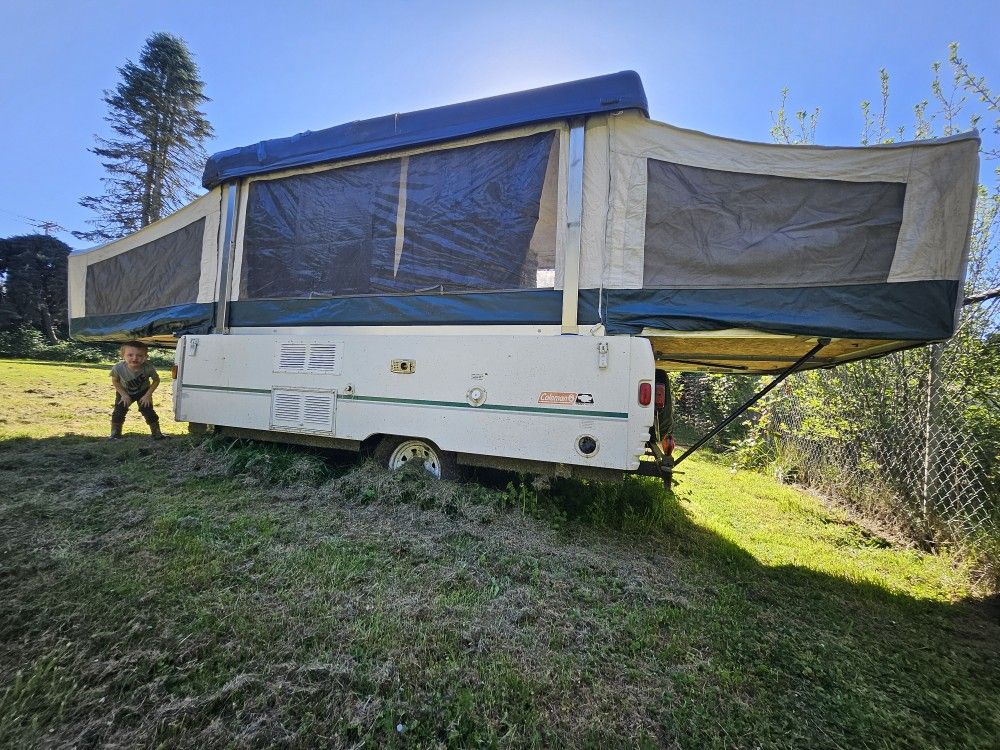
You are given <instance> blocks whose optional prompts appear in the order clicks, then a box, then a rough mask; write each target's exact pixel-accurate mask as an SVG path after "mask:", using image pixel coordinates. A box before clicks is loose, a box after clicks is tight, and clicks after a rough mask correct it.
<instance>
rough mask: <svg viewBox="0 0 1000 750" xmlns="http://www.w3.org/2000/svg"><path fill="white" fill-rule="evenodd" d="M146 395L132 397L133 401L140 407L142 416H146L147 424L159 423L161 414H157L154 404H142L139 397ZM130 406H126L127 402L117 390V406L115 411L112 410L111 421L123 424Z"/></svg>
mask: <svg viewBox="0 0 1000 750" xmlns="http://www.w3.org/2000/svg"><path fill="white" fill-rule="evenodd" d="M145 395H146V394H145V393H143V394H142V395H140V396H136V397H135V398H133V399H132V403H133V404H135V405H136V406H138V407H139V413H140V414H142V416H143V417H144V418H145V420H146V424H148V425H154V424H159V423H160V418H159V416H157V414H156V412H155V411H153V406H152V404H150V405H149V406H143V405H142V404H140V403H139V399H140V398H142V396H145ZM131 405H132V404H129V406H131ZM129 406H125V404H123V403H122V397H121V395H120V394H119V393H118V392H117V391H115V408H114V411H112V412H111V422H112V423H114V424H121V423H122V422H124V421H125V415H126V414H127V413H128V410H129Z"/></svg>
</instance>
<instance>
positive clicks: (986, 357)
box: [678, 297, 1000, 570]
mask: <svg viewBox="0 0 1000 750" xmlns="http://www.w3.org/2000/svg"><path fill="white" fill-rule="evenodd" d="M679 382H680V388H679V391H680V393H679V408H678V421H679V432H680V433H681V437H682V438H684V437H687V436H688V435H694V434H695V433H700V432H704V431H705V430H706V428H707V427H708V426H709V425H710V424H711V423H712V422H713V420H717V419H718V416H719V415H720V414H721V413H722V412H723V411H725V410H727V409H728V408H730V407H735V406H738V405H739V403H742V401H743V400H744V396H748V395H749V394H750V393H751V392H752V391H754V390H756V389H757V388H758V387H759V386H760V385H761V384H762V383H763V382H766V381H762V380H761V379H757V378H747V379H739V378H732V377H720V376H700V377H693V378H692V377H690V376H684V377H682V378H680V381H679ZM716 446H717V447H721V448H724V449H727V450H730V451H732V453H733V455H734V456H735V459H736V461H737V462H738V463H739V464H741V465H744V466H750V467H756V468H771V469H773V470H774V471H775V472H776V473H777V474H778V475H779V476H781V477H783V478H785V479H786V480H788V481H794V482H797V483H801V484H804V485H807V486H810V487H814V488H817V489H819V490H820V491H822V492H824V493H826V494H828V495H831V496H834V497H837V498H839V499H841V500H843V501H847V502H848V503H850V504H851V505H853V506H854V507H856V508H858V509H859V510H861V511H863V512H864V513H866V514H869V515H874V516H877V517H880V518H882V519H884V520H888V521H891V522H892V523H893V525H894V526H896V527H897V528H899V529H902V530H905V531H906V532H907V533H909V534H910V535H911V536H912V538H913V539H914V540H915V541H918V542H920V543H921V544H922V545H924V546H925V547H927V548H936V547H938V546H941V545H948V546H954V547H958V548H960V549H962V550H965V551H969V552H972V553H973V554H976V555H979V556H982V557H984V559H989V560H992V564H991V566H990V567H992V568H993V569H994V570H995V569H997V567H1000V300H998V299H996V298H995V297H994V298H990V299H988V300H986V301H984V302H982V303H977V304H974V305H971V306H969V307H967V308H966V311H965V314H964V315H963V320H962V326H961V329H960V332H959V335H958V336H956V337H955V338H953V339H951V340H950V341H949V342H947V343H945V344H935V345H932V346H927V347H921V348H918V349H912V350H909V351H905V352H899V353H896V354H893V355H889V356H886V357H883V358H881V359H876V360H867V361H863V362H857V363H854V364H851V365H845V366H842V367H838V368H835V369H832V370H817V371H812V372H806V373H800V374H798V375H795V376H793V377H791V378H789V379H788V380H787V381H786V382H785V383H783V384H782V385H781V386H780V387H779V388H778V389H776V390H775V391H774V392H772V393H771V394H769V395H768V396H767V397H766V398H765V399H763V400H762V401H761V402H760V403H759V404H758V405H757V406H756V407H755V408H754V410H753V411H752V412H751V413H750V414H749V415H748V417H747V418H746V419H744V420H742V421H741V422H740V423H738V424H736V425H734V426H732V427H731V428H729V429H728V430H727V431H725V432H724V433H723V434H722V435H721V436H720V440H719V442H718V443H717V444H716Z"/></svg>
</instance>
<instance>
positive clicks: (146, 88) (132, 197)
mask: <svg viewBox="0 0 1000 750" xmlns="http://www.w3.org/2000/svg"><path fill="white" fill-rule="evenodd" d="M118 72H119V73H120V74H121V81H120V82H119V84H118V85H117V86H116V87H115V89H114V90H113V91H105V92H104V101H105V103H106V104H107V105H108V114H107V115H106V116H105V118H104V119H105V120H106V121H107V122H108V124H110V125H111V129H112V131H114V134H115V135H114V137H112V138H102V137H100V136H97V137H96V140H97V146H96V147H94V148H92V149H90V150H91V151H92V152H93V153H95V154H97V155H98V156H99V157H101V159H103V160H104V161H103V166H104V168H105V170H107V173H108V175H107V176H106V177H103V178H102V180H101V181H102V182H103V183H104V185H105V192H104V194H103V195H99V196H86V197H84V198H82V199H81V200H80V205H82V206H83V207H84V208H89V209H91V210H93V211H94V212H95V213H96V214H97V217H96V218H94V219H92V220H89V221H88V222H87V223H89V224H91V225H92V226H93V227H94V229H93V230H92V231H89V232H74V235H75V236H76V237H78V238H79V239H84V240H89V241H107V240H112V239H116V238H118V237H121V236H123V235H126V234H129V233H130V232H134V231H136V230H138V229H141V228H142V227H144V226H146V225H147V224H151V223H152V222H154V221H156V220H158V219H160V218H162V217H163V216H166V215H167V214H169V213H171V212H172V211H174V210H175V209H177V208H179V207H180V206H182V205H184V204H185V203H187V202H188V201H190V200H191V199H192V198H194V195H195V194H194V193H193V192H192V191H191V189H190V185H191V184H192V181H193V180H195V179H197V177H199V176H200V174H201V169H202V167H203V166H204V162H205V158H206V154H205V149H204V147H203V146H202V143H203V142H204V140H205V139H206V138H209V137H211V135H212V126H211V125H210V124H209V122H208V120H207V119H205V114H204V112H202V111H201V110H200V109H199V107H200V106H201V105H203V104H204V103H205V102H207V101H209V99H208V97H206V96H205V95H204V94H203V93H202V90H203V88H204V82H203V81H202V80H201V79H200V78H199V77H198V66H197V65H195V63H194V60H193V59H192V58H191V54H190V53H189V52H188V49H187V46H186V45H185V43H184V41H183V40H182V39H179V38H178V37H176V36H173V35H171V34H164V33H157V34H153V35H152V36H151V37H149V39H147V40H146V44H145V46H144V47H143V49H142V54H141V55H140V56H139V62H138V63H133V62H132V61H131V60H129V61H126V63H125V65H124V66H122V67H121V68H119V69H118Z"/></svg>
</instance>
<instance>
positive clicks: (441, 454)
mask: <svg viewBox="0 0 1000 750" xmlns="http://www.w3.org/2000/svg"><path fill="white" fill-rule="evenodd" d="M374 458H375V461H376V462H378V463H380V464H382V465H383V466H387V467H388V468H389V470H390V471H398V470H400V469H404V468H406V467H407V466H411V465H413V464H417V465H422V466H423V469H424V471H426V472H427V473H428V474H430V475H431V476H432V477H434V478H435V479H456V478H457V476H458V466H457V464H456V463H455V456H454V455H453V454H451V453H448V452H446V451H443V450H441V449H440V448H438V447H437V446H436V445H434V444H433V443H431V442H430V441H429V440H423V439H421V438H407V437H398V436H392V435H390V436H387V437H385V438H383V439H382V442H380V443H379V445H378V447H377V448H376V449H375V453H374Z"/></svg>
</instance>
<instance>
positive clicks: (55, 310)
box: [0, 234, 70, 344]
mask: <svg viewBox="0 0 1000 750" xmlns="http://www.w3.org/2000/svg"><path fill="white" fill-rule="evenodd" d="M69 253H70V249H69V245H67V244H66V243H65V242H62V241H60V240H57V239H56V238H55V237H49V236H48V235H45V234H28V235H23V236H20V237H8V238H6V239H0V322H2V324H3V327H9V326H11V325H17V324H20V323H29V324H31V325H33V326H35V327H37V328H38V329H39V330H41V332H42V333H43V334H45V337H46V338H47V339H48V340H49V343H52V344H54V343H55V342H56V331H57V330H65V328H66V322H67V321H66V306H67V305H66V294H67V292H66V265H67V262H66V259H67V258H68V257H69Z"/></svg>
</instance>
